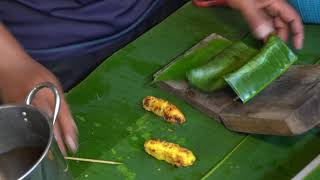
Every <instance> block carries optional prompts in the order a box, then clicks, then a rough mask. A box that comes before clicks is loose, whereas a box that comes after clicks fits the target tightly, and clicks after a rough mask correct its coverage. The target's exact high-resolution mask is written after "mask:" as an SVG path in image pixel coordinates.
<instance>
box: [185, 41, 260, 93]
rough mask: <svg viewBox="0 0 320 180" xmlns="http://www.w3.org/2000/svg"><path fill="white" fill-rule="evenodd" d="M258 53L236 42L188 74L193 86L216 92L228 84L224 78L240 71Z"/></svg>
mask: <svg viewBox="0 0 320 180" xmlns="http://www.w3.org/2000/svg"><path fill="white" fill-rule="evenodd" d="M257 53H258V51H257V50H256V49H253V48H250V47H248V46H247V45H246V44H244V43H243V42H236V43H234V44H233V45H231V46H230V47H228V48H226V49H225V50H223V52H221V53H220V54H218V55H217V56H216V57H214V58H213V59H212V60H211V61H210V62H208V63H207V64H204V65H202V66H199V67H197V68H194V69H192V70H190V71H188V72H187V79H188V81H189V82H190V84H191V85H193V86H195V87H197V88H199V89H200V90H202V91H205V92H211V91H216V90H219V89H222V88H224V87H226V86H227V85H228V84H227V83H226V82H225V80H224V76H225V75H227V74H229V73H232V72H234V71H236V70H238V69H239V68H240V67H242V66H243V65H244V64H246V63H247V62H248V61H249V60H250V58H252V57H254V56H255V55H256V54H257Z"/></svg>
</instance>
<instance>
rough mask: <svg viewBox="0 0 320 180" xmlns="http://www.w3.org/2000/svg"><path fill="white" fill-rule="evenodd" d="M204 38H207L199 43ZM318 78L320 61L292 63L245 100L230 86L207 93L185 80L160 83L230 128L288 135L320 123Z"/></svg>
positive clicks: (306, 129) (159, 83)
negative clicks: (240, 98)
mask: <svg viewBox="0 0 320 180" xmlns="http://www.w3.org/2000/svg"><path fill="white" fill-rule="evenodd" d="M211 37H212V36H211ZM205 41H207V38H206V39H204V40H203V41H202V42H200V43H199V44H203V43H204V42H205ZM199 44H198V45H196V46H195V47H197V46H199ZM191 50H192V48H191ZM187 53H189V52H188V51H187V52H186V53H185V54H187ZM162 71H163V70H160V71H159V72H157V73H156V74H159V73H161V72H162ZM319 82H320V65H305V66H293V67H291V68H290V69H289V70H288V71H287V72H286V73H285V74H284V75H282V76H281V77H280V78H278V79H277V80H275V81H274V82H273V83H272V84H271V85H270V86H268V87H267V88H266V89H264V90H263V91H262V92H261V93H260V94H258V95H257V96H256V97H255V98H253V100H251V101H249V102H248V103H246V104H243V103H242V102H241V101H240V100H235V98H236V95H235V93H234V92H233V91H232V90H231V89H225V90H222V91H218V92H214V93H204V92H200V91H199V90H197V89H194V88H192V87H190V86H189V85H188V83H187V82H186V81H184V80H181V81H161V82H158V85H159V86H160V87H161V88H163V89H165V90H167V91H169V92H170V93H173V94H174V95H176V96H178V97H180V98H182V99H183V100H185V101H186V102H188V103H189V104H190V105H192V106H193V107H195V108H197V109H198V110H200V111H202V112H204V113H206V114H207V115H208V116H210V117H212V118H213V119H215V120H217V121H219V122H221V123H222V124H224V125H225V127H226V128H228V129H230V130H233V131H238V132H245V133H255V134H271V135H283V136H288V135H298V134H301V133H304V132H306V131H308V130H310V129H312V128H314V127H315V126H317V125H318V124H319V123H320V97H319V96H320V84H319Z"/></svg>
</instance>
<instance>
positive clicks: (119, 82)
mask: <svg viewBox="0 0 320 180" xmlns="http://www.w3.org/2000/svg"><path fill="white" fill-rule="evenodd" d="M308 27H309V26H308ZM308 27H306V28H305V29H306V36H307V37H309V34H308V33H309V31H308ZM313 28H316V27H313ZM318 30H320V28H318ZM213 32H215V33H218V34H221V35H222V36H224V37H226V38H227V39H230V40H231V41H233V42H235V41H239V40H242V39H243V38H246V39H251V38H250V35H248V32H249V30H248V27H247V25H246V23H245V21H243V19H242V18H241V15H240V14H239V13H238V12H235V11H232V10H231V9H227V8H208V9H204V8H196V7H194V6H193V5H192V4H191V3H189V4H187V5H186V6H184V7H183V8H181V9H180V10H178V11H177V12H175V13H174V14H173V15H172V16H170V17H169V18H167V19H166V20H165V21H163V22H162V23H160V24H159V25H157V26H156V27H155V28H153V29H152V30H150V31H149V32H147V33H145V34H144V35H142V36H141V37H139V38H138V39H137V40H136V41H134V42H132V43H130V44H129V45H127V46H126V47H124V48H123V49H121V50H119V51H118V52H117V53H115V54H114V55H113V56H112V57H110V58H108V60H106V61H105V62H104V63H102V64H101V65H100V66H99V67H98V68H97V69H96V70H95V71H94V72H92V73H91V74H90V75H89V76H88V77H87V78H86V79H85V80H84V81H82V82H81V83H80V84H79V85H78V86H77V87H75V88H74V89H72V90H71V91H70V92H69V93H68V94H67V96H66V97H67V101H68V103H69V105H70V109H71V110H72V113H73V115H74V118H75V120H76V123H77V125H78V129H79V152H78V153H77V154H75V155H74V156H76V157H83V158H92V159H101V160H113V161H119V162H122V163H123V164H122V165H105V164H97V163H85V162H77V161H69V167H70V168H69V169H70V170H71V171H72V173H73V176H74V178H75V179H76V180H89V179H90V180H101V179H116V180H117V179H119V180H123V179H129V180H133V179H136V180H145V179H146V180H149V179H154V180H157V179H168V180H171V179H175V180H179V179H183V180H188V179H191V180H193V179H201V178H203V179H248V180H251V179H253V180H255V179H290V178H291V177H293V176H294V175H295V174H297V173H298V172H299V171H300V170H301V169H302V168H303V167H304V166H305V165H307V164H308V163H309V162H310V161H311V160H312V159H313V158H314V157H316V156H317V155H318V154H319V153H320V134H319V130H317V129H315V130H313V131H311V132H309V133H307V134H305V135H301V136H297V137H276V136H254V135H246V134H239V133H234V132H230V131H229V130H227V129H225V128H224V126H223V125H221V124H219V123H218V122H216V121H214V120H212V119H211V118H209V117H208V116H206V115H205V114H203V113H201V112H199V111H197V110H195V109H193V108H192V107H190V106H189V105H188V104H186V103H185V102H183V101H182V100H180V99H178V98H176V97H174V96H173V95H171V94H169V93H167V92H166V91H163V90H161V89H159V88H158V87H157V86H154V85H153V84H152V83H151V82H152V76H153V74H154V73H155V72H157V71H158V70H159V69H161V68H162V67H163V66H165V65H166V64H168V63H170V62H171V61H172V60H173V59H175V57H177V56H179V55H181V54H182V53H183V52H185V51H186V50H188V49H190V48H191V47H192V46H193V45H194V44H197V43H198V42H199V41H200V40H202V39H203V38H205V37H207V36H208V35H209V34H211V33H213ZM314 32H315V30H314ZM247 37H248V38H247ZM306 40H307V41H306V42H305V45H306V46H305V47H306V48H307V49H303V51H304V50H305V52H306V54H308V52H317V51H316V50H317V49H318V47H317V46H316V44H309V41H308V38H307V39H306ZM252 44H254V43H252ZM308 48H311V49H312V48H313V49H312V50H310V49H309V50H308ZM310 56H311V55H310ZM319 57H320V56H319ZM317 59H319V58H317ZM301 61H303V59H301ZM147 95H154V96H157V97H161V98H164V99H167V100H169V101H170V102H172V103H174V104H175V105H177V106H178V107H179V108H180V109H181V111H183V112H184V113H185V116H186V118H187V122H186V123H185V124H184V125H183V126H176V125H171V124H168V123H166V122H165V121H163V120H162V119H161V118H159V117H157V116H155V115H153V114H151V113H148V112H145V111H144V110H143V108H142V107H141V101H142V98H144V97H145V96H147ZM149 138H160V139H163V140H168V141H171V142H175V143H179V144H180V145H182V146H184V147H187V148H189V149H190V150H192V151H193V152H194V154H195V155H196V157H197V161H196V162H195V164H194V166H191V167H188V168H176V167H173V166H171V165H169V164H167V163H165V162H162V161H158V160H155V159H154V158H152V157H150V156H149V155H148V154H146V153H145V152H144V150H143V143H144V140H145V139H149Z"/></svg>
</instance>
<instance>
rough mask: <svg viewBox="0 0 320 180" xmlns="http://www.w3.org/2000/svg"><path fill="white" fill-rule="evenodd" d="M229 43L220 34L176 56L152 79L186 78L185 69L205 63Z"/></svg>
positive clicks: (229, 43)
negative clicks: (174, 59) (175, 58)
mask: <svg viewBox="0 0 320 180" xmlns="http://www.w3.org/2000/svg"><path fill="white" fill-rule="evenodd" d="M231 44H232V42H231V41H230V40H227V39H225V38H222V37H220V36H219V37H218V38H216V39H213V40H211V41H210V42H208V43H207V44H202V45H201V47H196V48H194V49H193V50H191V52H188V53H187V54H185V55H183V56H180V57H178V58H177V60H176V61H174V62H173V63H172V64H169V65H168V67H167V68H166V69H165V70H164V71H162V72H161V74H159V75H157V76H156V77H155V78H154V81H166V80H182V79H186V72H187V71H189V70H190V69H192V68H195V67H198V66H201V65H203V64H206V63H207V62H208V61H210V60H211V59H212V57H214V56H216V55H217V54H218V53H220V52H221V51H223V50H224V49H225V48H227V47H228V46H230V45H231Z"/></svg>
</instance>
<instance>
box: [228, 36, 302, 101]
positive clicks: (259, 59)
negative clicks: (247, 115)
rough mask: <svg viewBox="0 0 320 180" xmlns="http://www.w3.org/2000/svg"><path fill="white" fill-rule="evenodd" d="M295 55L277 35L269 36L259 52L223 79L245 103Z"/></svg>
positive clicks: (287, 65)
mask: <svg viewBox="0 0 320 180" xmlns="http://www.w3.org/2000/svg"><path fill="white" fill-rule="evenodd" d="M297 59H298V58H297V56H296V55H295V54H294V53H293V52H292V51H291V50H290V49H289V48H288V47H287V45H286V44H285V43H284V42H283V41H282V40H281V39H280V38H278V37H277V36H274V35H273V36H270V38H269V39H268V41H267V43H266V44H265V46H263V48H262V49H261V51H260V52H259V54H257V55H256V56H255V57H253V58H252V59H251V60H250V61H249V62H248V63H247V64H245V65H244V66H243V67H241V68H240V69H238V70H237V71H235V72H233V73H231V74H228V75H227V76H225V78H224V79H225V80H226V81H227V83H228V84H229V85H230V87H231V88H232V89H233V90H234V91H235V92H236V93H237V95H238V96H239V98H240V99H241V100H242V102H243V103H246V102H247V101H249V100H250V99H251V98H253V97H254V96H255V95H257V94H258V93H259V92H260V91H262V90H263V89H264V88H266V87H267V86H268V85H269V84H270V83H271V82H272V81H273V80H275V79H276V78H278V77H279V76H280V75H281V74H283V73H284V72H285V71H287V69H288V68H289V67H290V65H292V64H293V63H294V62H295V61H296V60H297Z"/></svg>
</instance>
